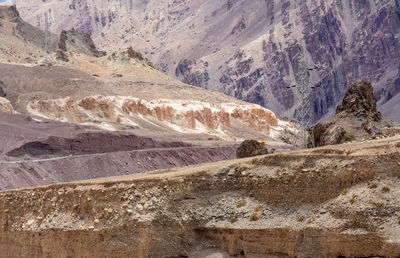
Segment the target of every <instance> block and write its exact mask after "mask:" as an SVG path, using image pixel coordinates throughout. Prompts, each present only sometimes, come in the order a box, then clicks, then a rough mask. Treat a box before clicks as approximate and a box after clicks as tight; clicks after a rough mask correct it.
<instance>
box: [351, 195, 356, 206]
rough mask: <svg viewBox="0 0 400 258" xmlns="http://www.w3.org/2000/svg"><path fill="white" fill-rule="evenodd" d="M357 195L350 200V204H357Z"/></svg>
mask: <svg viewBox="0 0 400 258" xmlns="http://www.w3.org/2000/svg"><path fill="white" fill-rule="evenodd" d="M356 198H357V195H353V197H351V199H350V204H354V203H355V202H356Z"/></svg>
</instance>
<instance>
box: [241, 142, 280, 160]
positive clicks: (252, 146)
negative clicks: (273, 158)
mask: <svg viewBox="0 0 400 258" xmlns="http://www.w3.org/2000/svg"><path fill="white" fill-rule="evenodd" d="M273 152H274V150H271V151H268V149H267V148H265V147H264V146H263V145H262V144H261V143H259V142H258V141H256V140H245V141H244V142H242V143H241V144H240V146H239V148H238V149H237V151H236V157H237V158H238V159H241V158H248V157H254V156H259V155H266V154H270V153H273Z"/></svg>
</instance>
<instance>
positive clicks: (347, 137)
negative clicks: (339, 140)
mask: <svg viewBox="0 0 400 258" xmlns="http://www.w3.org/2000/svg"><path fill="white" fill-rule="evenodd" d="M355 139H356V137H355V136H354V135H353V134H350V133H345V134H344V140H345V141H346V142H352V141H354V140H355Z"/></svg>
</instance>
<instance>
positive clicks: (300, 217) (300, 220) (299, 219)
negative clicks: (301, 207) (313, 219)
mask: <svg viewBox="0 0 400 258" xmlns="http://www.w3.org/2000/svg"><path fill="white" fill-rule="evenodd" d="M305 219H306V218H305V217H304V216H303V215H301V216H298V217H297V222H303V221H304V220H305Z"/></svg>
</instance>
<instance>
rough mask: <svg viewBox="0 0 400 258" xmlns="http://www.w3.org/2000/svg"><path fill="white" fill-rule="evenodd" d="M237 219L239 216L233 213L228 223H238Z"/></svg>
mask: <svg viewBox="0 0 400 258" xmlns="http://www.w3.org/2000/svg"><path fill="white" fill-rule="evenodd" d="M238 219H239V214H237V213H234V214H232V216H231V218H230V222H231V223H235V222H236V221H238Z"/></svg>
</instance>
